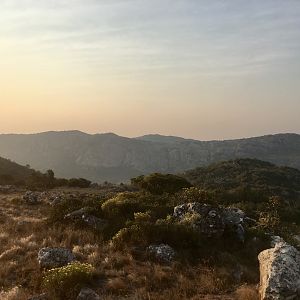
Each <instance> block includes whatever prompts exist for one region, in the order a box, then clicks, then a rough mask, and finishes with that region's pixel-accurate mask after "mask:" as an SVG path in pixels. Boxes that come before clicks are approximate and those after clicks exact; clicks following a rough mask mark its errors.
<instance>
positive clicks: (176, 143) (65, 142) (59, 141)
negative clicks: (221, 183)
mask: <svg viewBox="0 0 300 300" xmlns="http://www.w3.org/2000/svg"><path fill="white" fill-rule="evenodd" d="M0 156H2V157H5V158H9V159H12V160H14V161H16V162H18V163H20V164H24V165H26V164H30V165H31V166H32V167H33V168H35V169H37V170H40V171H43V172H44V171H46V170H47V169H53V170H54V172H55V174H56V175H57V176H58V177H67V178H70V177H74V176H75V177H84V178H88V179H90V180H93V181H105V180H108V181H113V182H120V181H124V180H129V179H130V178H131V177H134V176H137V175H140V174H147V173H152V172H162V173H179V172H183V171H186V170H189V169H193V168H195V167H199V166H207V165H209V164H211V163H214V162H219V161H224V160H229V159H235V158H256V159H260V160H265V161H269V162H272V163H275V164H277V165H286V166H289V167H294V168H300V135H297V134H277V135H268V136H262V137H256V138H249V139H239V140H228V141H205V142H203V141H196V140H186V139H182V138H176V137H164V136H158V135H148V136H144V137H140V138H126V137H120V136H118V135H115V134H113V133H107V134H95V135H90V134H86V133H83V132H80V131H65V132H45V133H39V134H28V135H16V134H9V135H0Z"/></svg>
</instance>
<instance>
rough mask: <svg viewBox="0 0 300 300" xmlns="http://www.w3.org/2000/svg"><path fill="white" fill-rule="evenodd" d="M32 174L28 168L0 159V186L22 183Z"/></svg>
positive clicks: (32, 171)
mask: <svg viewBox="0 0 300 300" xmlns="http://www.w3.org/2000/svg"><path fill="white" fill-rule="evenodd" d="M34 173H35V171H34V170H31V169H30V168H28V167H24V166H21V165H19V164H17V163H15V162H12V161H10V160H8V159H5V158H2V157H0V184H12V183H17V182H23V181H25V180H26V179H27V178H29V177H30V176H32V175H33V174H34Z"/></svg>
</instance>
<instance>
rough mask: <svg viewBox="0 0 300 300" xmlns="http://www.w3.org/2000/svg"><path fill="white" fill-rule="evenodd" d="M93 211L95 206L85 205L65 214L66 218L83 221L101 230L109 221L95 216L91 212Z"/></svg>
mask: <svg viewBox="0 0 300 300" xmlns="http://www.w3.org/2000/svg"><path fill="white" fill-rule="evenodd" d="M91 211H93V208H90V207H83V208H81V209H78V210H75V211H73V212H71V213H69V214H67V215H65V219H66V220H72V221H75V222H76V221H80V222H83V223H85V224H87V225H88V226H89V227H91V228H93V229H95V230H100V229H102V228H103V227H105V226H106V225H107V221H106V220H103V219H100V218H98V217H95V216H94V215H92V214H91Z"/></svg>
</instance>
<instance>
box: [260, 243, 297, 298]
mask: <svg viewBox="0 0 300 300" xmlns="http://www.w3.org/2000/svg"><path fill="white" fill-rule="evenodd" d="M258 260H259V263H260V296H261V300H292V299H300V252H299V251H298V250H296V248H294V247H293V246H291V245H289V244H287V243H285V242H282V241H279V242H278V243H276V245H275V247H274V248H271V249H268V250H265V251H262V252H261V253H260V254H259V256H258Z"/></svg>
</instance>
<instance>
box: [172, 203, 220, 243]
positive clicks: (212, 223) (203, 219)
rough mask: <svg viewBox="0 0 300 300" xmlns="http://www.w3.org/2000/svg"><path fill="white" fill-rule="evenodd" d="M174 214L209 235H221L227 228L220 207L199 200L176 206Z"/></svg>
mask: <svg viewBox="0 0 300 300" xmlns="http://www.w3.org/2000/svg"><path fill="white" fill-rule="evenodd" d="M173 215H174V217H176V218H177V219H179V220H180V221H181V222H186V223H190V225H191V226H192V227H193V228H194V229H196V230H198V231H199V232H200V233H202V234H204V235H206V236H208V237H212V236H221V235H222V234H223V232H224V229H225V224H224V222H223V220H222V216H221V211H220V209H219V208H216V207H213V206H211V205H207V204H201V203H198V202H193V203H185V204H181V205H178V206H176V207H175V208H174V214H173Z"/></svg>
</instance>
